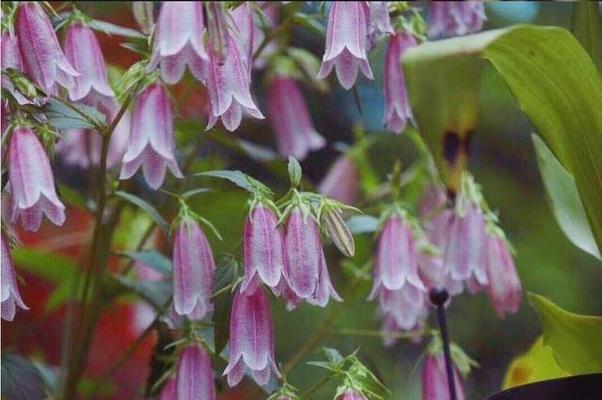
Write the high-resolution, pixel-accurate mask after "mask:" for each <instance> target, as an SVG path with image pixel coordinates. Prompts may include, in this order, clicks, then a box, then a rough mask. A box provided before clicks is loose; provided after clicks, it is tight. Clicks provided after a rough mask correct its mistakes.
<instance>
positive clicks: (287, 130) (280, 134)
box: [267, 76, 326, 160]
mask: <svg viewBox="0 0 602 400" xmlns="http://www.w3.org/2000/svg"><path fill="white" fill-rule="evenodd" d="M267 109H268V116H269V118H268V119H269V121H270V124H271V125H272V128H273V129H274V132H275V134H276V145H277V146H278V152H279V153H280V155H282V156H283V157H287V156H293V157H295V158H297V159H299V160H303V159H304V158H305V157H306V156H307V153H309V152H310V151H312V150H318V149H321V148H322V147H324V146H325V145H326V141H325V140H324V138H323V137H322V136H321V135H320V134H319V133H318V132H317V131H316V129H315V127H314V124H313V122H312V120H311V116H310V114H309V110H308V109H307V105H306V104H305V100H304V99H303V94H302V93H301V90H300V89H299V87H298V86H297V83H296V82H295V81H294V80H293V79H291V78H288V77H285V76H277V77H275V78H274V79H272V81H271V82H270V83H269V86H268V92H267Z"/></svg>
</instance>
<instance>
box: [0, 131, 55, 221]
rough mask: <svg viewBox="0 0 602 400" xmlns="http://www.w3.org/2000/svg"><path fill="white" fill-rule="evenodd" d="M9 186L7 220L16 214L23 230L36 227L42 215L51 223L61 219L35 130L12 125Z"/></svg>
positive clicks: (48, 168)
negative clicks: (9, 211) (9, 195)
mask: <svg viewBox="0 0 602 400" xmlns="http://www.w3.org/2000/svg"><path fill="white" fill-rule="evenodd" d="M8 165H9V171H8V172H9V180H10V188H11V194H12V195H11V199H12V202H11V221H12V222H13V223H15V222H16V221H17V220H18V219H19V218H20V219H21V225H22V226H23V228H24V229H25V230H28V231H31V232H33V231H37V230H38V228H39V227H40V224H41V223H42V216H43V215H44V214H45V215H46V217H47V218H48V219H49V220H50V221H51V222H52V223H53V224H55V225H63V223H64V222H65V206H64V205H63V203H61V201H60V200H59V198H58V197H57V195H56V191H55V187H54V176H53V175H52V168H51V167H50V161H49V160H48V155H47V154H46V151H45V150H44V148H43V147H42V144H41V143H40V141H39V140H38V138H37V137H36V135H35V133H33V131H32V130H31V129H30V128H28V127H23V126H19V127H17V128H15V130H14V131H13V133H12V137H11V140H10V146H9V149H8Z"/></svg>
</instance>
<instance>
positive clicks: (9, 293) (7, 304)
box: [0, 234, 29, 321]
mask: <svg viewBox="0 0 602 400" xmlns="http://www.w3.org/2000/svg"><path fill="white" fill-rule="evenodd" d="M0 241H1V242H2V243H1V244H0V247H1V248H2V267H1V268H2V282H1V284H2V319H3V320H5V321H12V320H13V319H14V318H15V313H16V311H17V307H19V308H20V309H22V310H29V308H28V307H27V306H26V305H25V303H24V302H23V299H21V294H20V293H19V287H18V286H17V278H16V275H15V270H14V269H13V261H12V258H11V256H10V249H9V248H8V241H7V239H6V238H5V237H4V234H1V235H0Z"/></svg>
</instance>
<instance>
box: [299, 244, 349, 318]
mask: <svg viewBox="0 0 602 400" xmlns="http://www.w3.org/2000/svg"><path fill="white" fill-rule="evenodd" d="M330 298H332V299H333V300H334V301H343V299H342V298H341V296H339V294H338V293H337V291H336V289H335V288H334V286H333V285H332V281H331V280H330V273H329V272H328V264H326V257H325V256H324V251H322V255H321V259H320V269H319V270H318V284H317V286H316V290H315V291H314V293H313V295H311V296H310V297H308V298H307V302H308V303H309V304H312V305H314V306H318V307H326V306H327V305H328V301H329V300H330Z"/></svg>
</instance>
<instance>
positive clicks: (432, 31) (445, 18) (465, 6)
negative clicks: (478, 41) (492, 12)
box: [428, 1, 487, 38]
mask: <svg viewBox="0 0 602 400" xmlns="http://www.w3.org/2000/svg"><path fill="white" fill-rule="evenodd" d="M485 20H487V16H486V15H485V5H484V2H482V1H431V2H430V3H429V29H428V36H429V38H439V37H449V36H459V35H466V34H469V33H475V32H478V31H480V30H481V29H482V28H483V22H485Z"/></svg>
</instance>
